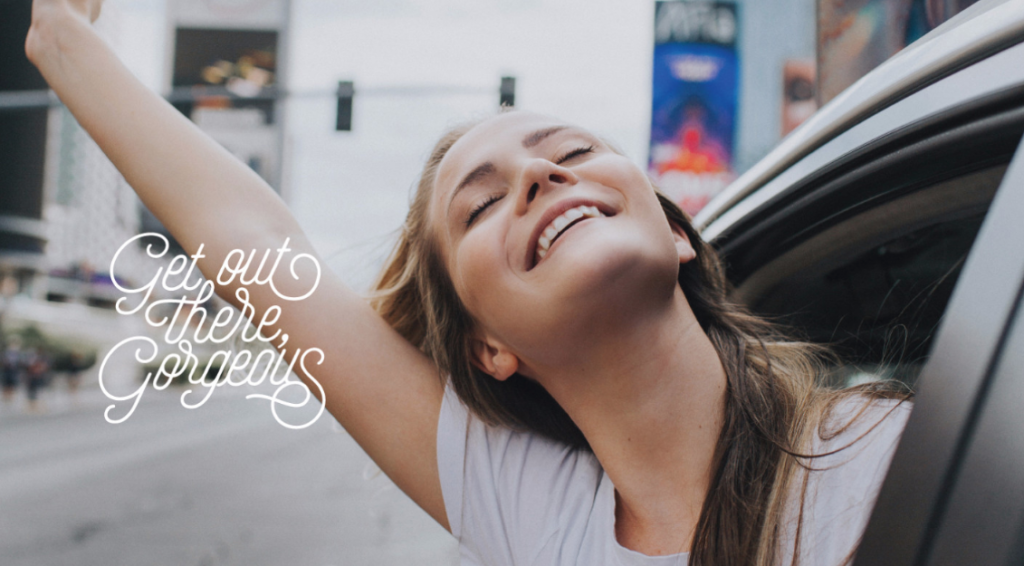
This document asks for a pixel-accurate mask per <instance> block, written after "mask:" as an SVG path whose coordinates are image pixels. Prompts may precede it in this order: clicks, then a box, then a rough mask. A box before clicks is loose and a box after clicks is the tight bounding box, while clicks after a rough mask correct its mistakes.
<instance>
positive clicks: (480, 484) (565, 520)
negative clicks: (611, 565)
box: [437, 387, 603, 564]
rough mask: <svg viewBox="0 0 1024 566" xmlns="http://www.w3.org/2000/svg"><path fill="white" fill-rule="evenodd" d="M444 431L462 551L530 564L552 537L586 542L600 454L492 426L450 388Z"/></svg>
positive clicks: (444, 477)
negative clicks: (474, 412) (597, 455)
mask: <svg viewBox="0 0 1024 566" xmlns="http://www.w3.org/2000/svg"><path fill="white" fill-rule="evenodd" d="M437 434H438V437H437V449H438V450H437V452H438V453H437V457H438V471H439V475H440V480H441V491H442V496H443V498H444V502H445V508H446V511H447V514H448V521H449V524H450V525H451V528H452V534H454V535H455V536H456V538H458V539H459V541H460V543H462V544H461V546H462V552H464V553H466V552H469V553H470V554H472V555H473V556H475V557H476V558H477V559H478V560H480V561H483V562H487V563H494V564H511V563H518V562H523V563H530V562H531V561H532V559H533V558H535V553H536V552H538V551H539V549H540V548H541V547H542V546H543V545H544V544H545V539H546V537H548V536H550V535H551V534H552V533H560V535H559V536H561V537H563V538H565V539H566V540H565V542H566V543H571V542H572V540H577V541H578V540H580V539H582V536H583V534H584V532H585V530H586V525H587V523H588V518H589V516H590V513H591V511H592V509H593V507H594V504H595V497H596V494H597V488H598V485H599V484H600V480H601V477H602V475H603V470H602V469H601V467H600V464H599V463H598V462H597V459H596V458H595V457H594V455H593V454H592V453H590V452H589V451H586V450H582V449H577V448H573V447H570V446H568V445H565V444H563V443H560V442H558V441H555V440H552V439H550V438H547V437H545V436H542V435H540V434H537V433H534V432H529V431H518V430H514V429H511V428H509V427H505V426H500V425H491V424H487V423H485V422H484V421H482V420H481V419H479V418H477V417H476V416H475V415H473V414H472V413H471V412H470V411H469V409H468V408H467V407H466V406H465V405H464V404H463V403H462V402H461V401H460V400H459V399H458V397H457V396H456V395H455V393H454V391H453V390H452V389H451V388H450V387H449V388H446V391H445V398H444V401H443V403H442V407H441V416H440V420H439V422H438V433H437Z"/></svg>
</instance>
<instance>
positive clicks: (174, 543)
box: [0, 388, 458, 566]
mask: <svg viewBox="0 0 1024 566" xmlns="http://www.w3.org/2000/svg"><path fill="white" fill-rule="evenodd" d="M225 389H231V388H225ZM47 393H48V394H49V396H50V397H49V398H44V399H43V401H44V406H45V407H47V409H46V411H45V412H43V413H42V414H28V413H26V412H24V411H23V410H21V409H20V408H18V407H17V406H16V405H11V406H3V407H0V564H3V565H4V566H36V565H40V566H42V565H46V566H58V565H63V564H67V565H72V564H73V565H77V566H87V565H104V566H106V565H110V564H132V565H139V566H143V565H148V564H153V565H172V564H173V565H196V566H213V565H222V564H237V565H243V564H244V565H252V566H258V565H284V564H287V565H310V566H329V565H338V566H341V565H363V564H366V565H369V564H373V565H391V564H394V565H399V564H401V565H407V564H417V565H446V566H448V565H453V564H456V563H457V555H458V551H457V544H456V542H455V540H454V539H453V538H452V537H451V535H449V534H448V533H447V532H446V531H445V530H444V529H443V528H442V527H440V526H439V525H438V524H437V523H435V522H434V521H433V520H432V519H431V518H430V517H429V516H427V515H426V514H425V513H424V512H423V511H421V510H420V509H419V508H418V507H416V505H415V504H413V503H412V501H411V500H409V499H408V498H407V497H406V496H405V495H404V494H403V493H402V492H401V491H399V490H398V489H397V488H396V487H395V486H394V484H392V483H391V482H390V481H389V480H388V479H387V478H386V477H385V476H384V475H383V474H381V473H380V472H379V471H378V470H377V469H376V468H375V467H373V465H372V463H371V462H370V460H369V458H368V457H367V456H366V454H365V453H364V452H363V451H362V450H361V449H360V448H359V447H358V446H357V445H356V443H355V442H354V441H353V440H352V439H351V438H350V437H349V436H348V435H347V434H346V433H345V432H344V431H343V430H342V429H341V428H340V427H339V426H338V425H337V423H336V422H335V421H334V419H333V418H332V417H331V416H330V415H329V414H327V413H325V414H324V415H323V416H322V417H321V418H320V420H319V421H317V422H316V424H314V425H313V426H311V427H310V428H307V429H305V430H287V429H285V428H284V427H282V426H280V425H279V424H278V423H276V422H275V421H274V419H273V416H272V415H271V412H270V409H269V405H268V404H267V403H266V402H264V401H260V400H246V399H245V398H244V397H243V396H242V395H241V394H240V393H233V394H232V393H229V392H223V393H222V392H221V391H217V394H216V395H213V397H212V399H211V400H210V402H209V403H207V404H206V405H204V406H202V407H200V408H198V409H196V410H188V409H185V408H183V407H182V406H181V404H180V402H179V395H180V390H178V391H175V390H174V389H173V388H171V389H169V390H168V391H164V392H159V391H150V392H147V394H146V397H144V398H143V399H142V401H141V403H140V405H139V407H138V408H137V409H136V411H135V413H134V414H133V415H132V417H131V418H130V419H128V420H127V421H125V422H124V423H122V424H118V425H112V424H108V423H107V422H105V421H104V419H103V410H104V409H105V408H106V406H107V405H108V404H109V402H107V401H106V399H105V398H103V396H102V394H101V393H100V392H99V391H98V390H96V389H89V390H85V391H82V392H81V397H80V399H79V400H78V402H77V403H76V404H74V405H72V404H71V403H70V402H69V401H68V399H66V398H62V397H60V395H61V394H63V395H65V396H66V393H64V392H63V391H49V392H47ZM122 410H123V409H122ZM119 414H123V412H122V413H119Z"/></svg>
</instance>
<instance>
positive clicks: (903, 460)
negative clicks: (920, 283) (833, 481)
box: [855, 148, 1024, 566]
mask: <svg viewBox="0 0 1024 566" xmlns="http://www.w3.org/2000/svg"><path fill="white" fill-rule="evenodd" d="M1022 219H1024V148H1018V150H1017V152H1016V156H1015V157H1014V159H1013V162H1012V163H1011V164H1010V166H1009V168H1008V169H1007V171H1006V173H1005V175H1004V177H1003V179H1002V182H1001V184H1000V187H999V190H998V192H997V193H996V195H995V199H994V201H993V203H992V206H991V209H990V211H989V213H988V214H987V215H986V217H985V220H984V223H983V224H982V226H981V230H980V232H979V233H978V236H977V240H976V242H975V243H974V245H973V246H972V248H971V251H970V255H969V256H968V257H967V261H966V264H965V266H964V268H963V272H962V274H961V276H960V280H959V282H958V283H957V285H956V289H955V291H954V292H953V296H952V298H951V300H950V302H949V306H948V308H946V310H945V314H944V317H943V321H942V324H941V326H940V329H939V332H938V335H937V338H936V340H935V342H934V345H933V348H932V355H931V356H930V358H929V359H928V361H927V363H926V365H925V367H924V369H923V371H922V373H921V375H920V382H919V387H918V395H917V397H916V400H915V408H914V411H913V413H912V414H911V416H910V420H909V421H908V424H907V428H906V430H905V432H904V435H903V438H902V439H901V441H900V445H899V447H898V448H897V451H896V454H895V456H894V458H893V462H892V465H891V467H890V469H889V473H888V475H887V477H886V479H885V483H884V485H883V487H882V490H881V493H880V495H879V498H878V501H877V503H876V505H875V509H874V511H873V514H872V516H871V519H870V522H869V524H868V527H867V530H866V532H865V535H864V539H863V542H862V544H861V547H860V550H859V552H858V555H857V558H856V562H855V564H856V565H858V566H866V565H885V566H911V565H930V566H940V565H960V564H986V565H987V564H992V565H998V566H1009V565H1011V564H1014V565H1019V564H1022V563H1024V308H1022V293H1024V220H1022Z"/></svg>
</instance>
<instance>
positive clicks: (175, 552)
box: [0, 0, 972, 565]
mask: <svg viewBox="0 0 1024 566" xmlns="http://www.w3.org/2000/svg"><path fill="white" fill-rule="evenodd" d="M971 3H972V1H971V0H776V1H773V2H757V1H753V0H749V1H736V2H702V1H684V0H672V1H665V2H655V1H651V0H631V1H629V2H621V1H615V0H587V1H583V0H561V1H555V0H378V1H377V2H357V1H354V0H335V1H332V2H323V1H319V0H107V2H106V4H105V5H104V8H103V15H102V17H101V18H100V19H99V20H98V22H97V24H96V25H97V27H98V28H99V30H100V32H101V33H102V34H103V36H104V37H105V38H106V39H107V41H108V42H109V43H110V45H111V46H112V47H113V48H114V50H115V51H116V52H117V53H118V54H119V56H120V57H121V59H122V60H123V61H124V62H125V64H126V65H127V66H128V67H129V68H131V70H132V71H133V72H134V73H135V74H136V75H137V76H138V77H139V78H140V79H141V80H142V81H143V82H144V83H145V84H146V85H147V86H148V87H150V88H152V89H153V90H155V91H157V92H159V93H161V94H162V95H163V96H165V97H166V98H167V99H168V100H170V101H171V103H172V104H174V105H175V106H176V107H177V108H178V109H179V110H181V111H182V112H183V113H184V114H186V115H187V116H189V117H190V118H191V119H192V120H194V121H195V122H196V123H197V124H198V125H199V126H200V127H201V128H202V129H203V130H205V131H206V132H208V133H209V134H210V135H211V136H213V137H214V138H215V139H216V140H217V141H219V142H220V143H222V144H223V145H224V146H225V147H227V148H228V149H229V150H230V151H232V152H233V153H234V154H235V155H237V156H238V157H239V159H241V160H242V161H244V162H245V163H247V164H248V165H249V166H250V167H252V168H253V169H254V170H255V171H256V172H258V173H259V174H260V175H262V176H263V177H264V178H265V179H266V180H267V181H268V183H270V185H271V186H273V187H274V189H275V190H277V191H278V192H279V193H280V194H281V196H282V197H283V198H284V200H285V202H287V203H288V205H289V206H290V207H291V209H292V211H293V212H294V214H295V215H296V217H297V218H298V220H299V222H300V224H301V225H302V226H303V228H304V229H305V231H306V233H307V234H308V235H309V237H310V238H311V240H312V241H313V243H314V245H315V246H316V247H317V249H318V251H319V252H320V254H321V255H322V257H324V258H325V262H326V266H325V267H326V268H329V269H332V270H333V271H334V272H336V273H337V274H338V275H339V276H341V277H342V278H343V279H344V280H345V281H347V282H348V283H349V284H350V285H352V286H353V287H355V288H356V289H360V290H365V289H366V288H367V287H368V285H369V284H370V282H371V281H372V279H373V276H374V274H375V272H376V270H377V269H378V268H379V266H380V264H381V262H382V260H383V258H384V256H385V255H386V254H387V252H388V250H389V248H390V246H391V245H392V243H393V241H394V238H395V235H396V231H397V229H398V228H399V226H400V225H401V222H402V220H403V219H404V216H405V213H406V210H407V207H408V203H409V199H410V196H411V190H412V187H413V184H414V182H415V179H416V176H417V174H418V172H419V169H420V167H421V165H422V163H423V161H424V160H425V158H426V156H427V153H428V152H429V150H430V148H431V146H432V145H433V143H434V141H435V140H436V139H437V137H438V136H439V135H440V134H441V133H442V132H443V131H444V130H445V129H446V128H447V127H449V126H451V125H454V124H456V123H458V122H461V121H464V120H466V119H471V118H475V117H480V116H484V115H487V114H489V113H493V112H496V111H497V110H498V109H499V107H500V105H502V104H504V105H509V106H515V107H517V108H522V109H526V110H531V111H537V112H542V113H548V114H552V115H554V116H558V117H560V118H563V119H565V120H566V121H569V122H573V123H578V124H580V125H582V126H584V127H587V128H589V129H591V130H593V131H595V132H597V133H599V134H600V135H603V136H605V137H607V138H608V139H611V140H613V141H614V142H616V143H617V144H618V145H619V147H620V148H622V149H623V150H624V151H625V152H626V153H627V154H628V155H629V156H630V157H631V158H632V159H633V160H634V161H635V162H636V163H637V164H638V165H640V166H641V167H643V168H645V169H646V170H648V171H649V173H650V175H651V178H652V179H653V180H654V181H655V182H656V183H657V184H658V186H659V187H661V188H662V189H663V190H664V191H665V192H666V193H667V194H669V195H670V196H671V197H672V198H673V199H675V200H676V201H677V202H679V203H680V204H681V205H682V206H683V207H684V208H685V209H686V210H688V211H689V212H691V213H695V212H696V211H698V210H699V209H700V208H701V207H702V206H703V205H704V204H706V202H707V201H708V199H710V198H711V197H712V196H713V195H714V194H715V193H717V192H718V191H720V190H722V188H724V187H725V186H726V185H727V184H728V183H729V182H730V181H731V180H733V179H734V178H735V177H736V176H737V175H738V174H740V173H742V172H743V171H745V170H746V169H748V168H749V167H750V166H751V165H753V164H754V163H756V162H757V160H758V159H760V158H761V157H762V156H764V155H765V154H766V153H767V152H768V151H769V150H771V149H772V148H773V147H774V146H775V145H776V144H777V143H778V142H779V141H780V140H781V139H782V138H783V137H784V136H785V135H786V134H788V133H789V132H790V131H792V130H793V129H794V128H796V127H798V126H799V124H800V123H801V122H802V121H803V120H805V119H806V118H807V117H809V116H810V115H811V114H813V113H814V112H815V111H816V110H817V108H819V107H820V106H821V105H823V104H826V103H827V102H828V101H829V100H831V99H832V98H833V97H835V96H836V95H837V94H838V93H840V92H841V91H842V90H843V89H844V88H846V87H847V86H849V85H850V84H852V83H853V82H855V81H856V80H857V79H858V78H860V77H861V76H863V75H864V74H865V73H867V72H868V71H870V70H871V69H872V68H874V67H875V66H877V65H878V64H879V63H881V62H882V61H884V60H885V59H887V58H888V57H890V56H891V55H893V54H894V53H896V52H898V51H899V50H900V49H902V48H903V47H904V46H906V45H908V44H909V43H911V42H913V41H914V40H916V39H917V38H919V37H921V36H922V35H924V34H925V33H927V32H928V31H929V30H930V29H933V28H934V27H936V26H937V25H939V24H940V23H942V22H943V21H945V20H947V19H948V18H950V17H951V16H952V15H954V14H955V13H957V12H958V11H960V10H962V9H963V8H965V7H966V6H967V5H969V4H971ZM30 9H31V2H30V1H29V0H0V156H2V158H0V164H2V165H0V167H2V173H3V174H2V175H0V345H2V348H3V357H2V359H3V372H2V377H3V400H2V405H0V501H2V502H3V503H2V505H0V563H2V564H4V565H15V564H17V565H21V564H25V565H28V564H33V565H34V564H47V565H51V564H108V563H111V562H116V563H131V564H205V565H212V564H282V563H289V564H311V565H329V564H407V563H410V562H415V563H417V564H446V565H448V564H455V563H456V562H457V547H456V543H455V541H454V540H453V539H452V538H451V537H450V536H449V535H448V534H447V533H446V532H445V531H444V530H443V529H441V528H440V527H439V526H438V525H436V524H435V523H433V521H432V520H431V519H429V517H427V515H426V514H424V513H423V512H422V511H420V510H419V509H418V508H417V507H415V505H413V504H412V503H411V502H410V501H409V500H408V499H407V498H405V496H404V495H403V494H402V493H401V492H399V491H398V490H397V489H396V488H395V487H394V486H393V485H392V484H390V482H389V481H388V480H387V478H385V477H383V476H382V475H381V474H379V472H377V471H376V470H375V468H373V466H372V464H371V463H370V461H369V459H368V458H367V457H366V455H365V454H364V453H363V452H362V451H361V450H360V449H359V448H358V446H356V445H355V444H354V442H353V441H352V440H351V439H350V438H349V437H348V436H347V435H345V433H344V431H342V430H340V428H339V427H338V426H337V424H336V423H335V422H334V421H333V419H331V418H330V416H329V415H325V416H324V418H322V419H320V421H318V423H317V424H316V425H315V426H313V427H311V428H309V429H305V430H301V431H289V430H285V429H284V428H282V427H281V426H279V425H278V424H277V423H275V422H274V421H273V419H272V418H271V415H270V411H269V409H268V407H267V406H266V404H265V403H263V402H261V401H254V400H248V401H247V400H245V399H244V398H243V396H244V394H245V393H246V392H245V391H224V392H221V391H218V392H217V393H216V394H215V395H214V396H213V399H214V400H213V401H211V403H210V404H209V405H207V406H204V407H202V408H200V409H199V410H196V411H188V410H186V409H184V408H182V406H181V405H180V403H179V400H178V399H179V395H180V393H181V388H177V389H176V388H175V387H171V388H170V389H169V390H167V391H149V392H147V393H146V396H145V397H144V399H143V402H142V404H141V406H140V408H139V410H138V411H137V412H136V414H135V416H133V417H132V418H131V419H129V420H128V421H126V422H125V423H123V424H119V425H110V424H107V423H106V422H105V421H104V420H103V410H104V408H105V407H106V406H107V404H109V403H108V402H107V401H106V399H105V397H104V396H103V394H102V392H101V391H100V390H99V387H98V379H97V376H98V365H99V363H98V362H100V361H102V360H103V359H104V356H105V354H106V352H107V351H108V350H109V348H110V347H111V346H112V345H113V344H115V343H117V342H118V341H120V340H122V339H124V338H125V337H128V336H135V335H143V334H147V333H148V332H151V329H149V328H148V327H147V326H146V325H145V324H143V323H142V321H141V320H139V319H137V318H135V317H130V316H121V315H118V314H117V313H116V312H115V311H114V308H113V307H114V303H115V301H116V300H117V299H118V298H119V296H120V294H119V293H118V292H117V289H116V288H115V287H114V285H113V283H112V277H116V278H118V280H119V281H120V282H122V283H125V284H134V285H139V284H141V283H143V282H144V281H145V280H147V279H148V277H147V274H149V276H151V274H152V273H153V269H154V262H153V260H151V259H150V258H147V257H146V255H145V253H144V250H143V248H142V247H141V246H135V245H132V246H129V247H127V248H126V249H125V251H124V252H123V254H122V257H121V258H119V260H118V272H117V273H116V274H113V275H112V274H111V273H110V264H111V259H112V258H113V255H114V253H115V252H116V251H117V250H118V248H119V247H120V246H121V245H122V244H123V243H124V242H125V241H126V240H128V239H129V238H131V237H132V236H134V235H135V234H138V233H140V232H149V231H158V232H160V231H163V228H162V226H161V225H160V223H159V222H158V221H157V220H156V219H155V218H154V217H153V216H152V215H151V214H149V213H148V211H146V210H145V208H144V207H142V206H141V204H140V203H139V201H138V199H137V198H136V197H135V195H134V193H133V192H132V190H131V188H130V187H129V186H128V185H127V184H126V183H125V182H124V180H123V179H122V178H121V177H120V175H119V174H118V173H117V171H116V170H115V169H114V167H113V166H112V165H111V164H110V162H109V161H107V160H106V158H105V157H104V156H103V154H102V153H101V152H100V151H99V149H98V147H97V146H96V145H95V144H94V143H93V142H92V140H91V139H90V138H89V136H88V135H87V134H86V133H85V132H84V131H83V130H82V129H81V127H80V126H79V125H78V124H77V123H76V122H75V120H74V118H73V117H72V116H71V115H70V114H69V113H68V111H67V110H66V109H65V108H64V107H63V106H61V104H60V102H59V100H58V99H57V98H56V97H55V96H54V95H53V94H52V93H50V92H49V91H47V89H46V84H45V82H44V81H43V80H42V78H41V77H40V76H39V74H38V72H36V71H35V69H34V67H32V65H31V64H30V63H29V62H28V61H27V60H26V58H25V56H24V51H23V45H24V38H25V33H26V31H27V29H28V25H29V17H30ZM211 306H214V307H216V306H220V305H219V304H218V303H216V301H215V302H214V304H213V305H211ZM111 360H112V361H111V366H110V367H109V368H108V369H107V370H105V375H106V376H109V377H108V378H107V379H108V380H109V381H107V383H108V384H111V383H112V384H113V386H114V387H115V388H120V390H121V391H129V390H132V389H134V388H135V387H138V384H139V383H141V381H142V379H143V377H144V376H145V373H146V371H147V368H145V367H140V364H138V363H135V362H134V360H132V359H130V358H124V359H119V358H112V359H111ZM149 369H150V370H151V369H152V368H149ZM231 389H234V388H231Z"/></svg>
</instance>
